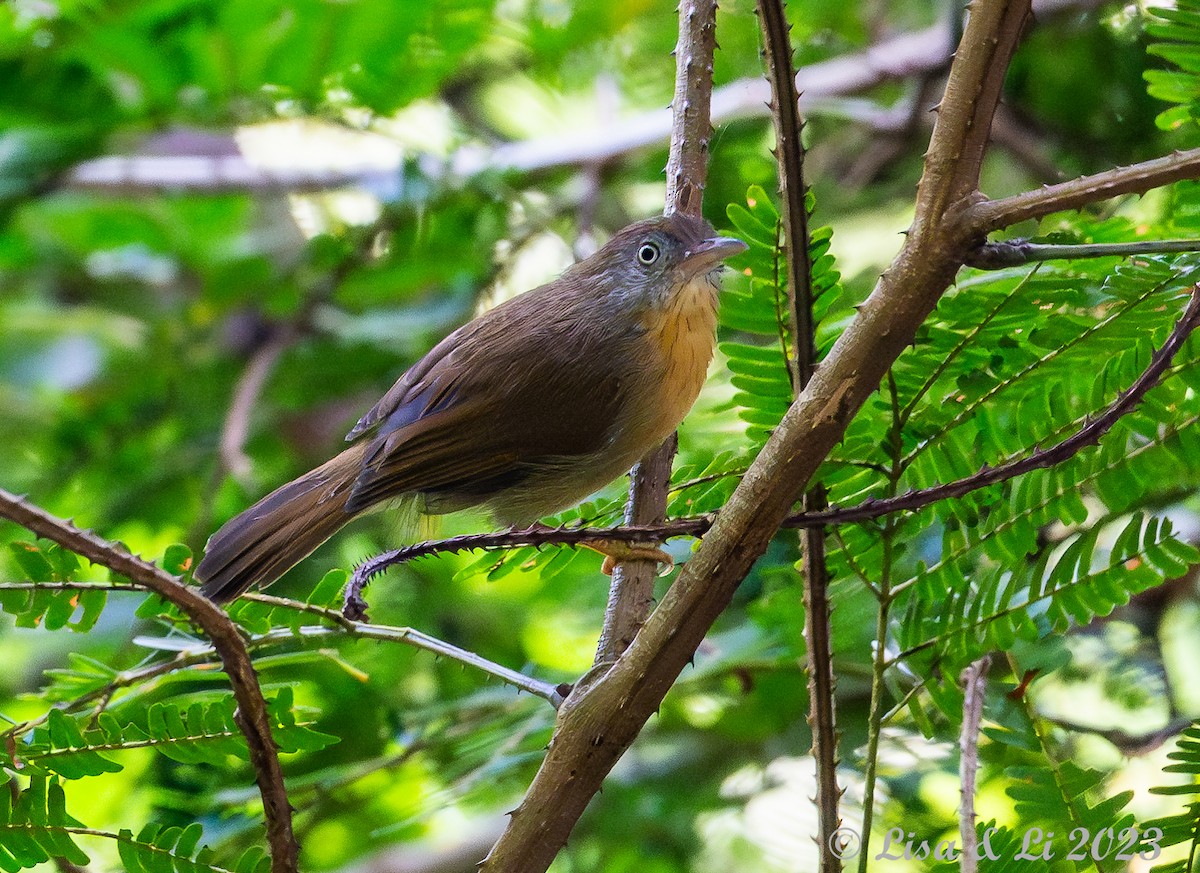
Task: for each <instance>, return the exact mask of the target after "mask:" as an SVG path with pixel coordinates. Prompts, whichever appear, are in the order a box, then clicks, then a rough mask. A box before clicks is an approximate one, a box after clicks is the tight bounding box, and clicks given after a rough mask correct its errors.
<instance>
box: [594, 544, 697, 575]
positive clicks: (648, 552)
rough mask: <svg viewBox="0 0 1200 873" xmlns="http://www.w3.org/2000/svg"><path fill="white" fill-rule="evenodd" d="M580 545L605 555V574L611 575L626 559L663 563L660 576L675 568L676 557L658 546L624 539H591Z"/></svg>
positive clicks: (601, 568)
mask: <svg viewBox="0 0 1200 873" xmlns="http://www.w3.org/2000/svg"><path fill="white" fill-rule="evenodd" d="M580 545H581V546H583V547H584V548H588V549H591V550H592V551H593V552H599V553H600V554H602V555H604V563H603V564H601V565H600V572H601V573H603V574H604V575H605V576H611V575H612V574H613V570H614V569H616V566H617V564H620V563H623V562H625V561H654V562H655V563H658V564H662V565H663V569H662V570H661V571H660V572H659V574H658V575H660V576H665V575H667V574H668V573H670V572H671V571H672V570H674V569H675V559H674V558H672V557H671V556H670V555H668V554H667V553H666V552H664V551H663V550H662V549H660V548H659V547H658V546H651V545H648V544H645V543H627V542H625V541H624V540H589V541H588V542H586V543H580Z"/></svg>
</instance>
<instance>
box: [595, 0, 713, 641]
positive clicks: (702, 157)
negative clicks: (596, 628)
mask: <svg viewBox="0 0 1200 873" xmlns="http://www.w3.org/2000/svg"><path fill="white" fill-rule="evenodd" d="M716 21H717V4H716V0H683V2H681V4H680V6H679V42H678V43H677V44H676V46H675V98H674V99H673V100H672V101H671V115H672V127H671V151H670V155H669V157H668V159H667V199H666V205H665V207H664V208H663V213H664V214H665V215H670V214H671V213H673V212H682V213H685V214H687V215H695V216H699V215H701V208H702V206H703V200H704V185H705V180H706V179H707V177H708V144H709V140H710V139H711V137H712V123H711V122H710V121H709V107H710V105H711V103H712V69H713V65H712V57H713V51H714V50H715V48H716V44H717V40H716ZM677 445H678V441H677V439H676V438H675V437H674V436H672V437H671V438H669V439H667V440H666V442H664V443H663V444H662V445H661V446H659V447H658V448H656V449H655V450H654V451H652V452H651V453H650V454H649V455H647V456H646V457H645V458H643V459H642V460H641V461H640V462H639V463H638V465H637V466H636V467H634V468H633V470H632V471H630V483H629V501H628V502H627V503H626V504H625V523H626V524H635V525H643V524H658V523H659V522H661V521H662V520H663V519H664V518H666V513H667V493H668V492H669V491H670V485H671V464H672V462H673V461H674V459H675V449H676V446H677ZM656 570H657V566H656V565H655V563H654V562H653V561H625V562H622V563H620V564H618V565H617V566H616V568H615V569H614V570H613V576H612V586H611V588H610V589H609V595H608V607H607V608H606V609H605V611H604V628H603V630H602V631H601V633H600V643H599V645H598V647H597V649H596V664H598V665H599V664H611V663H612V662H613V661H615V660H616V659H617V658H618V657H620V655H621V653H622V652H624V651H625V649H626V648H628V646H629V644H630V643H631V642H632V641H633V638H634V637H635V636H636V635H637V632H638V630H639V629H640V628H641V626H642V624H643V623H644V622H645V621H646V616H648V615H649V614H650V607H651V606H652V605H653V603H654V578H655V571H656Z"/></svg>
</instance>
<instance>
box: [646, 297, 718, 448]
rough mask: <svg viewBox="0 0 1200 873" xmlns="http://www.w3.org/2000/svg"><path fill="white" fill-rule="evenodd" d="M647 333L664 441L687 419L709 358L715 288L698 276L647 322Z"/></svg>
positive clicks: (714, 322)
mask: <svg viewBox="0 0 1200 873" xmlns="http://www.w3.org/2000/svg"><path fill="white" fill-rule="evenodd" d="M646 327H647V333H648V337H647V339H649V340H650V341H651V342H652V343H653V345H654V346H655V350H656V351H657V352H658V357H659V361H660V367H659V368H656V369H659V371H660V372H659V374H658V377H659V378H661V380H662V382H661V386H662V387H661V388H660V389H659V391H658V392H656V393H657V394H658V404H657V407H658V408H657V409H656V410H654V414H653V416H652V417H653V418H655V419H656V420H655V422H654V425H653V426H654V429H655V430H656V431H661V432H662V437H666V435H667V434H668V433H670V432H671V431H672V430H674V429H675V428H676V427H677V426H678V425H679V422H680V421H682V420H683V417H684V416H685V415H687V412H688V410H689V409H691V408H692V404H693V403H695V402H696V396H697V395H698V394H699V393H700V387H701V386H702V385H703V384H704V377H705V375H706V374H707V373H708V365H709V362H710V361H711V360H712V356H713V343H714V340H715V339H716V332H717V288H716V286H715V285H713V284H712V283H710V282H709V281H708V278H707V277H706V276H698V277H697V278H695V279H693V280H692V281H691V282H689V283H688V284H686V285H684V286H683V287H681V288H680V289H679V290H678V291H676V292H675V293H674V294H673V295H672V296H671V300H670V301H669V303H668V305H667V306H666V307H664V308H662V309H657V310H655V311H654V312H653V313H652V314H650V315H649V316H648V317H647V321H646Z"/></svg>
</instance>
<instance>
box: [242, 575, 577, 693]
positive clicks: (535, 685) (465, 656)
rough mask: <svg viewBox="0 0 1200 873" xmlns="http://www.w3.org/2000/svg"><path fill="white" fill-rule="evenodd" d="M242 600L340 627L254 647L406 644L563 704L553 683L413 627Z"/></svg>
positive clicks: (283, 633) (261, 599) (281, 636)
mask: <svg viewBox="0 0 1200 873" xmlns="http://www.w3.org/2000/svg"><path fill="white" fill-rule="evenodd" d="M242 599H244V600H253V601H255V602H257V603H264V604H267V605H270V606H278V607H283V608H285V609H294V610H296V611H298V612H307V613H309V614H311V615H317V616H320V617H321V618H323V619H326V620H327V621H330V622H332V623H333V624H334V625H336V628H321V627H301V628H297V629H296V630H295V632H294V633H293V631H292V629H291V628H280V629H278V631H272V632H270V633H267V634H260V635H257V636H253V637H251V638H250V639H251V641H252V642H253V643H259V642H262V641H272V642H274V641H276V640H278V641H285V640H286V639H287V638H288V637H289V635H290V636H292V638H296V637H301V638H304V639H317V638H319V637H321V636H328V635H336V634H345V635H349V636H352V637H360V638H362V639H368V640H383V641H386V642H395V643H404V644H405V645H409V646H413V647H414V648H417V649H424V650H425V651H427V652H432V653H433V654H435V655H438V656H439V657H443V658H449V659H451V660H453V661H458V662H459V663H460V664H465V665H467V666H468V667H474V668H475V669H476V670H479V671H480V672H482V673H486V674H487V675H489V676H494V677H495V678H497V679H499V680H500V681H502V682H507V683H508V684H509V685H512V686H513V687H514V688H517V689H519V690H521V691H525V692H528V693H529V694H532V695H534V696H535V697H540V698H542V699H543V700H547V701H549V702H550V703H552V704H554V705H555V706H558V705H559V704H560V703H561V702H562V698H563V695H562V693H561V691H560V689H559V686H557V685H551V684H550V683H549V682H542V681H540V680H538V679H534V678H533V677H532V676H526V675H525V674H524V673H520V672H518V671H516V670H510V669H509V668H508V667H505V666H503V665H501V664H497V663H496V662H494V661H489V660H488V659H487V658H484V657H481V656H480V655H477V654H475V653H474V652H469V651H467V650H466V649H460V648H459V647H458V646H456V645H454V644H452V643H448V642H446V641H445V640H439V639H438V638H437V637H432V636H430V635H429V634H426V633H422V632H421V631H419V630H415V629H414V628H411V627H394V626H392V625H386V624H369V623H367V622H362V621H353V620H351V619H349V618H347V617H346V616H345V615H343V614H342V613H341V612H338V611H337V610H336V609H329V608H327V607H324V606H315V605H313V604H311V603H304V602H303V601H300V600H292V599H290V598H287V597H277V596H275V595H271V594H258V593H254V594H243V595H242Z"/></svg>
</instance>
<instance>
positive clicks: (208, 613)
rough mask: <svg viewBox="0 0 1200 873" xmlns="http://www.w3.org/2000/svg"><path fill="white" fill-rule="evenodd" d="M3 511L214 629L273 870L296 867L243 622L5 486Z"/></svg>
mask: <svg viewBox="0 0 1200 873" xmlns="http://www.w3.org/2000/svg"><path fill="white" fill-rule="evenodd" d="M0 517H4V518H7V519H9V520H10V521H13V522H15V523H17V524H19V525H20V526H21V527H23V528H25V529H26V530H29V531H31V532H33V533H35V534H37V535H38V536H40V537H45V538H46V539H48V540H52V541H53V542H56V543H58V544H59V545H60V546H62V547H63V548H65V549H68V550H70V551H72V552H75V553H76V554H78V555H82V556H83V557H85V558H87V559H88V560H89V561H91V562H92V563H93V564H99V565H100V566H104V567H108V568H109V569H110V570H112V571H114V572H116V573H118V574H120V575H122V576H125V577H126V578H128V579H130V580H131V581H133V582H135V583H137V584H138V585H141V586H142V587H144V588H147V589H149V590H151V591H153V592H154V593H156V594H158V595H159V596H160V597H162V598H163V599H165V600H168V601H170V602H171V603H173V604H175V605H176V606H177V607H179V608H180V609H181V610H183V612H184V613H185V614H187V616H188V617H189V618H191V619H192V620H193V621H194V622H195V623H196V624H197V625H199V627H200V628H201V629H202V630H203V631H204V633H205V634H207V635H208V637H209V639H210V640H212V644H213V647H214V648H215V649H216V650H217V652H218V654H219V655H220V656H221V662H222V663H223V664H224V667H225V673H226V675H227V676H228V677H229V684H230V685H231V686H232V687H233V694H234V697H235V699H236V700H237V704H238V709H237V715H236V719H237V724H238V727H239V728H240V729H241V731H242V733H243V734H244V735H245V737H246V745H247V746H248V747H249V750H250V763H251V764H252V765H253V767H254V775H255V779H256V780H257V782H258V788H259V793H260V794H261V795H262V801H263V813H264V815H265V817H266V824H267V828H266V829H267V841H268V843H269V844H270V846H271V870H272V873H294V871H295V870H296V865H297V855H298V851H299V847H298V846H297V845H296V840H295V837H294V836H293V833H292V812H291V806H290V805H289V804H288V799H287V789H286V788H285V787H284V783H283V771H282V770H281V769H280V766H279V754H278V750H277V749H276V746H275V739H274V737H272V735H271V719H270V716H269V715H268V714H267V704H266V701H265V700H264V699H263V694H262V689H261V688H260V687H259V684H258V676H257V675H256V674H255V672H254V665H253V664H251V662H250V656H249V654H248V653H247V651H246V646H245V643H244V642H243V640H242V637H241V634H240V633H239V631H238V629H237V626H236V625H234V623H233V622H232V621H230V619H229V616H227V615H226V614H225V613H224V612H223V611H222V610H220V609H219V608H217V607H216V606H215V605H214V604H213V603H212V601H210V600H208V599H207V598H205V597H202V596H201V595H200V593H199V591H197V590H196V589H194V588H189V587H187V586H186V585H182V584H180V582H179V580H178V579H176V578H175V577H174V576H171V575H170V574H169V573H167V572H165V571H163V570H161V569H159V568H158V567H156V566H154V565H153V564H151V563H150V562H149V561H145V560H142V559H141V558H138V557H136V556H134V555H131V554H129V553H128V552H127V551H125V550H124V549H122V548H121V547H119V546H117V545H115V544H113V543H110V542H107V541H106V540H103V539H101V538H100V537H98V536H96V535H95V534H93V533H92V532H90V531H85V530H80V529H79V528H77V527H75V526H74V525H73V524H71V523H70V522H68V521H64V520H63V519H60V518H56V517H54V516H52V515H50V514H49V513H48V512H46V511H45V510H43V509H40V508H39V507H36V506H34V505H32V504H31V503H29V502H28V501H26V500H24V499H23V498H21V497H18V496H17V495H15V494H11V493H10V492H8V491H5V490H3V489H0Z"/></svg>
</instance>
